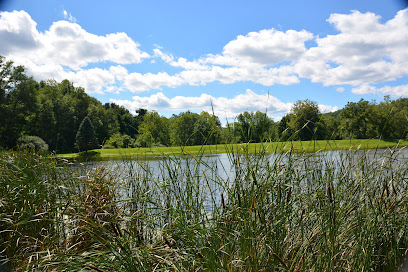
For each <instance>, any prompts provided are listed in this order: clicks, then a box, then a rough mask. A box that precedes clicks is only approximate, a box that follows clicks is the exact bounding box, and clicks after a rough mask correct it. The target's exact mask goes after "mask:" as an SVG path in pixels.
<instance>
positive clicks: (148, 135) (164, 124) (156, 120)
mask: <svg viewBox="0 0 408 272" xmlns="http://www.w3.org/2000/svg"><path fill="white" fill-rule="evenodd" d="M136 144H137V145H138V146H141V147H150V146H152V145H154V144H156V145H165V146H169V145H170V135H169V122H168V120H167V118H166V117H160V115H159V114H158V113H157V112H155V111H149V112H147V113H145V115H144V117H143V122H142V123H141V124H140V126H139V136H138V137H137V139H136Z"/></svg>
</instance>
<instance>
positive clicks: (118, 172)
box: [0, 145, 408, 271]
mask: <svg viewBox="0 0 408 272" xmlns="http://www.w3.org/2000/svg"><path fill="white" fill-rule="evenodd" d="M267 148H268V145H265V146H263V147H262V146H260V148H259V149H257V153H256V154H255V155H250V156H246V155H242V154H238V153H235V152H233V151H232V150H229V151H230V152H229V153H228V157H229V163H230V164H231V169H229V168H228V169H227V168H223V167H224V166H223V165H221V164H220V163H216V164H213V163H209V161H206V160H205V158H204V157H203V158H202V159H199V156H196V157H195V158H192V157H186V158H184V159H182V158H176V157H167V158H166V159H164V160H163V161H162V164H161V166H160V167H159V171H158V172H157V171H156V172H153V171H151V170H150V169H149V167H148V164H149V162H148V161H146V162H137V161H134V160H123V161H121V162H120V164H118V166H117V167H113V168H106V167H104V166H103V165H101V166H97V167H95V166H93V168H86V167H85V166H83V165H81V164H76V165H73V164H70V163H64V162H57V161H56V160H55V159H53V158H49V157H42V156H39V155H36V154H31V153H24V152H21V153H3V154H1V158H0V173H2V174H1V175H0V186H1V188H0V199H1V202H0V218H1V220H0V229H1V232H0V259H1V262H3V263H5V265H7V266H8V267H9V268H11V270H12V271H394V270H396V268H397V267H398V266H399V264H400V262H401V260H402V257H403V256H404V254H406V252H407V249H408V223H407V222H408V202H407V196H408V184H407V181H408V169H407V167H406V165H407V159H406V158H405V159H404V158H402V157H401V154H402V153H401V150H400V149H395V150H392V151H387V152H385V153H384V152H376V151H375V150H370V151H367V152H362V151H358V152H357V151H348V152H344V153H337V154H335V153H330V154H326V155H323V156H322V155H316V154H315V155H314V154H307V153H298V154H294V153H292V152H281V153H277V154H275V155H274V156H272V157H266V156H265V154H266V151H267ZM245 153H246V154H249V150H246V152H245Z"/></svg>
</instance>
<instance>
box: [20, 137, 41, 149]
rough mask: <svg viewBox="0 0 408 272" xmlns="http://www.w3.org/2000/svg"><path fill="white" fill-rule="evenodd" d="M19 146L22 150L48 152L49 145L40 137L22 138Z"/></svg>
mask: <svg viewBox="0 0 408 272" xmlns="http://www.w3.org/2000/svg"><path fill="white" fill-rule="evenodd" d="M18 146H19V148H20V149H31V150H35V151H47V150H48V145H47V144H46V143H45V142H44V140H43V139H41V138H40V137H38V136H28V135H24V136H21V137H20V138H18Z"/></svg>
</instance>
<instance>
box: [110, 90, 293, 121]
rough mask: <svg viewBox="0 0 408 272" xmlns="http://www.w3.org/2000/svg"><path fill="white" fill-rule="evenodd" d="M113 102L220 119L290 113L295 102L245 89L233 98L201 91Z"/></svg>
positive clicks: (137, 107) (138, 97) (127, 105)
mask: <svg viewBox="0 0 408 272" xmlns="http://www.w3.org/2000/svg"><path fill="white" fill-rule="evenodd" d="M111 102H114V103H116V104H119V105H122V106H124V107H126V108H128V109H130V110H132V111H135V110H136V109H139V108H147V109H152V110H158V111H159V110H173V111H186V110H203V111H208V112H212V109H214V110H215V114H216V115H217V116H219V117H221V118H234V117H236V116H237V115H238V114H239V113H241V112H243V111H258V110H259V111H263V112H266V111H267V112H268V113H270V114H284V113H287V112H289V110H290V108H291V107H292V103H284V102H282V101H280V100H279V99H277V98H276V97H273V96H270V95H267V94H262V95H259V94H256V93H254V92H253V91H251V90H249V89H248V90H246V92H245V93H244V94H239V95H237V96H235V97H233V98H226V97H214V96H211V95H208V94H205V93H203V94H201V95H200V96H197V97H186V96H176V97H173V98H168V97H167V96H166V95H164V94H163V93H162V92H159V93H157V94H153V95H151V96H148V97H141V96H134V97H133V100H132V101H129V100H116V99H111Z"/></svg>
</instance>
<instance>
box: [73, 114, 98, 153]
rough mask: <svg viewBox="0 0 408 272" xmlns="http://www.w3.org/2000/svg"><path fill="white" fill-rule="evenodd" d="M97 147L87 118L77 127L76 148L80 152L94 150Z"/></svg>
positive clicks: (93, 131)
mask: <svg viewBox="0 0 408 272" xmlns="http://www.w3.org/2000/svg"><path fill="white" fill-rule="evenodd" d="M97 145H98V140H97V139H96V136H95V130H94V127H93V125H92V122H91V120H89V118H88V116H87V117H85V118H84V120H82V123H81V125H80V126H79V129H78V132H77V134H76V146H77V147H78V149H79V150H80V151H86V152H87V151H88V150H89V149H94V148H96V147H97Z"/></svg>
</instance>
